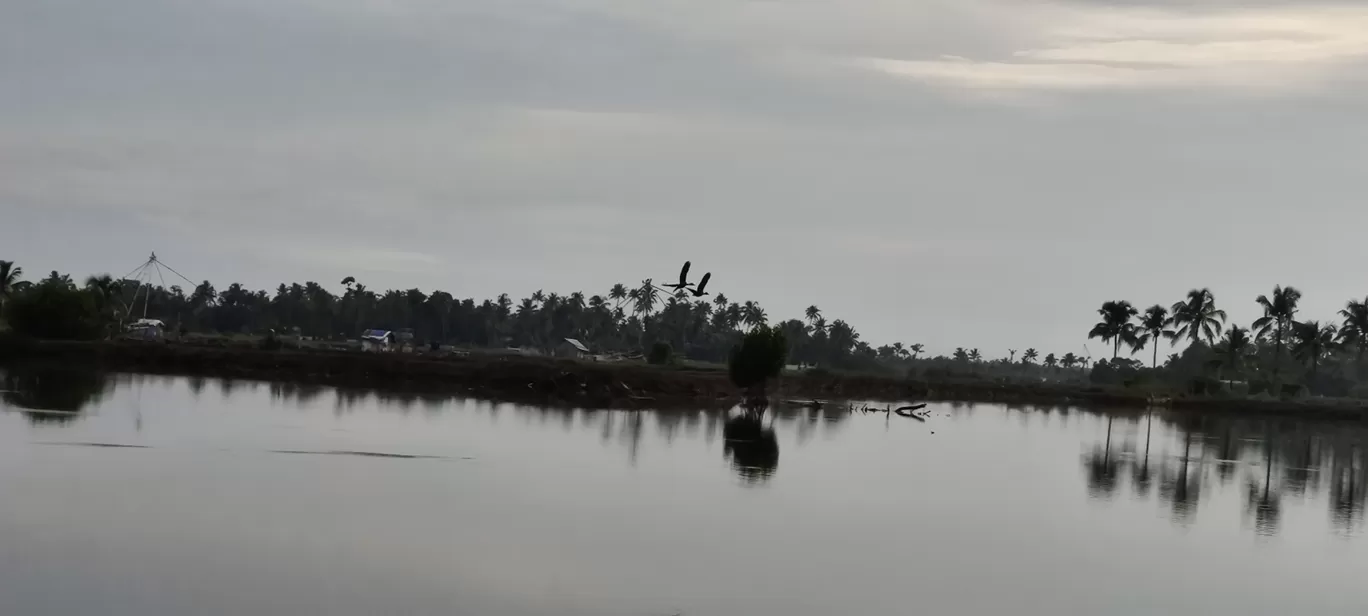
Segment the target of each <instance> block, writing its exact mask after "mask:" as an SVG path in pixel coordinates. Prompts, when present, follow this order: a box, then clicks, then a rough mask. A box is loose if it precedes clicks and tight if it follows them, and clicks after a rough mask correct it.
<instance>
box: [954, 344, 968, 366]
mask: <svg viewBox="0 0 1368 616" xmlns="http://www.w3.org/2000/svg"><path fill="white" fill-rule="evenodd" d="M954 358H955V361H957V362H967V361H969V353H967V352H965V350H964V347H955V354H954Z"/></svg>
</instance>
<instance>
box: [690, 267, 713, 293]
mask: <svg viewBox="0 0 1368 616" xmlns="http://www.w3.org/2000/svg"><path fill="white" fill-rule="evenodd" d="M709 280H712V272H708V273H706V274H703V279H702V280H700V281H698V287H697V288H694V289H690V290H689V292H690V293H693V296H694V297H703V296H705V295H708V292H707V291H704V290H703V289H705V288H707V286H708V281H709Z"/></svg>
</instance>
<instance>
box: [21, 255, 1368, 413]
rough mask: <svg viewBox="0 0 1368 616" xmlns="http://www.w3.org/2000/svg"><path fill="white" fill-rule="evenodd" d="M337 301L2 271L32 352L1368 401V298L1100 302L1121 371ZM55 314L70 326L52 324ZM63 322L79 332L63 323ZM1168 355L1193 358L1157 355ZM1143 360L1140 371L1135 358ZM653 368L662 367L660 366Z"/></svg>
mask: <svg viewBox="0 0 1368 616" xmlns="http://www.w3.org/2000/svg"><path fill="white" fill-rule="evenodd" d="M341 287H342V289H341V292H340V293H334V292H332V291H329V290H328V289H326V288H325V287H324V286H323V285H321V284H319V283H316V282H306V283H303V284H299V283H292V284H281V285H278V286H277V287H276V289H275V290H274V292H268V291H264V290H251V289H248V288H246V287H245V286H243V285H241V284H237V283H234V284H231V285H228V287H227V288H225V289H223V290H219V289H217V288H216V287H214V285H212V284H211V283H209V282H207V281H206V282H202V283H200V284H198V285H195V286H194V288H183V287H180V286H175V285H171V286H161V285H148V286H143V285H141V284H140V283H139V282H136V281H129V280H117V279H114V278H111V277H110V276H93V277H90V278H88V279H86V280H85V281H84V283H83V284H78V283H77V282H76V281H75V280H74V279H73V278H72V277H71V276H69V275H64V274H61V273H59V272H51V273H50V274H49V275H47V276H46V277H43V278H41V279H38V280H36V281H30V280H26V279H25V278H24V272H23V270H22V269H21V268H20V267H18V266H17V265H15V264H13V263H11V262H7V261H0V306H3V309H4V311H3V316H4V318H5V320H6V322H7V323H8V326H10V327H11V328H13V329H15V330H16V331H20V332H21V333H27V334H30V335H33V336H35V337H40V338H42V337H53V338H76V339H82V338H84V339H89V338H91V337H109V336H113V335H115V334H116V333H117V332H119V331H121V327H122V325H124V324H126V323H128V322H130V321H132V320H134V319H137V318H141V317H143V316H147V317H151V318H156V319H160V320H162V321H164V322H166V323H167V324H168V326H169V328H170V329H171V330H172V331H173V332H179V331H184V332H192V333H216V334H255V335H261V334H265V333H267V332H272V331H274V332H277V333H282V334H284V333H293V332H296V331H297V332H298V333H299V334H301V335H302V336H305V337H308V338H313V339H318V340H338V341H340V340H354V339H356V337H357V336H358V335H359V334H360V333H361V332H362V331H363V330H367V329H384V330H392V331H402V330H410V331H412V333H413V335H414V339H415V340H416V341H417V342H419V343H420V344H421V343H439V344H447V345H454V346H457V347H468V348H506V347H517V348H520V349H536V350H540V351H550V350H552V349H554V348H555V347H556V346H558V345H560V344H561V343H562V341H563V340H564V339H565V338H575V339H578V340H580V341H581V342H583V343H585V344H586V345H588V346H589V348H590V349H591V350H592V351H593V352H595V353H621V354H627V355H636V354H642V355H646V354H648V352H652V351H659V350H661V349H665V348H668V350H669V353H663V354H661V356H662V357H683V358H685V359H690V360H696V361H704V362H713V363H724V362H726V361H727V359H728V356H729V353H730V352H731V350H732V349H733V348H735V347H736V346H737V344H738V343H739V342H740V341H741V339H742V335H743V334H744V333H745V332H747V331H752V330H755V329H757V328H759V327H761V326H766V325H768V326H770V327H772V328H774V329H775V330H777V331H778V332H780V333H782V334H783V337H784V339H785V340H786V342H787V350H788V359H787V361H788V363H790V364H802V365H806V366H815V367H821V368H827V369H836V370H844V371H859V372H871V373H882V374H885V375H890V376H903V375H909V376H912V377H915V378H920V379H923V380H926V381H945V380H955V379H964V380H979V381H982V380H991V381H1002V382H1031V383H1039V382H1055V383H1066V384H1080V385H1088V384H1097V385H1111V386H1123V387H1141V388H1144V389H1148V390H1154V391H1162V390H1168V391H1170V392H1172V393H1180V392H1181V393H1185V394H1190V395H1191V394H1196V395H1227V396H1229V395H1233V396H1260V395H1266V396H1273V397H1287V396H1291V395H1298V394H1300V393H1311V394H1316V395H1325V396H1338V397H1350V396H1352V397H1368V366H1365V351H1368V299H1364V300H1350V301H1348V302H1347V303H1346V305H1345V308H1344V309H1343V310H1341V311H1339V313H1338V315H1336V317H1335V319H1333V321H1335V322H1334V323H1332V322H1329V321H1316V320H1299V313H1298V304H1299V301H1300V299H1301V293H1300V291H1298V290H1297V289H1295V288H1293V287H1290V286H1277V287H1274V288H1273V290H1272V293H1271V294H1269V295H1261V296H1259V297H1257V298H1252V299H1251V301H1253V302H1254V303H1255V304H1256V305H1257V306H1259V308H1260V309H1261V311H1262V316H1261V317H1260V318H1258V319H1256V320H1255V321H1253V322H1252V323H1250V324H1249V326H1248V327H1241V326H1237V325H1233V324H1230V323H1228V318H1227V315H1226V312H1225V311H1224V310H1221V309H1220V308H1218V307H1217V304H1216V298H1215V296H1214V295H1213V294H1212V292H1211V291H1210V290H1208V289H1194V290H1192V291H1190V292H1189V293H1188V294H1187V296H1186V297H1184V298H1183V299H1182V300H1181V301H1177V302H1174V303H1172V304H1170V305H1168V306H1164V305H1162V304H1156V305H1153V306H1151V307H1149V308H1147V309H1145V310H1143V311H1142V310H1140V309H1138V308H1137V307H1135V306H1134V305H1132V304H1131V303H1130V302H1128V301H1121V300H1116V301H1108V302H1105V303H1104V304H1103V305H1102V306H1101V309H1100V310H1099V311H1098V312H1099V314H1100V316H1101V318H1100V320H1099V322H1098V323H1097V324H1096V325H1094V326H1093V327H1092V329H1091V330H1090V331H1089V332H1088V333H1089V336H1090V337H1091V338H1095V339H1100V340H1102V341H1103V342H1104V343H1105V344H1107V346H1108V347H1110V351H1111V353H1110V355H1111V359H1108V360H1104V361H1096V362H1094V361H1092V359H1093V358H1091V357H1085V356H1082V355H1079V354H1075V353H1073V352H1069V353H1062V354H1057V353H1052V352H1048V351H1038V350H1036V349H1034V348H1030V349H1025V350H1024V351H1018V350H1016V349H1011V350H1009V351H1008V355H1007V357H1005V358H1001V359H989V358H986V357H984V356H983V354H981V353H980V352H979V350H978V349H975V348H956V349H954V351H953V352H951V353H949V355H948V356H935V357H922V353H923V347H922V345H920V344H911V345H905V344H903V343H894V344H889V345H881V346H877V347H875V346H872V345H871V344H870V343H869V342H867V341H865V340H862V339H861V336H860V334H859V333H858V332H857V331H856V330H855V328H854V327H852V326H851V325H850V324H849V323H847V322H845V321H843V320H840V319H835V320H830V321H829V320H828V319H827V318H826V316H825V315H823V313H822V311H821V310H820V309H818V308H817V307H816V306H810V307H808V308H807V310H805V311H804V313H803V315H802V318H797V319H788V320H784V321H779V322H771V320H770V317H769V315H768V313H767V312H766V310H765V309H764V308H763V307H761V306H760V305H759V304H757V303H755V302H753V301H745V302H740V303H738V302H735V301H732V300H731V299H729V298H728V297H727V295H726V294H725V293H721V292H719V293H717V294H716V295H713V296H711V297H709V298H707V299H706V300H704V299H698V298H693V297H691V296H688V294H685V296H684V297H675V296H674V295H671V294H669V293H667V292H665V291H663V290H661V289H660V288H658V287H656V286H655V285H654V284H653V283H652V282H651V281H650V280H643V281H642V282H641V284H639V285H637V286H634V287H629V286H627V285H625V284H616V285H613V286H612V287H611V288H610V289H608V290H607V291H606V292H604V293H600V294H586V293H583V292H573V293H569V294H564V295H562V294H559V293H546V292H542V291H537V292H535V293H532V294H531V295H530V296H528V297H525V298H522V299H519V300H514V299H513V298H511V297H510V296H509V295H507V294H504V295H500V296H498V297H496V298H487V299H477V298H458V297H457V296H455V295H453V294H451V293H448V292H445V291H433V292H431V293H427V292H424V291H421V290H419V289H408V290H393V289H392V290H388V291H384V292H383V293H379V292H376V291H373V290H371V289H369V288H368V287H367V286H366V285H365V284H362V283H361V282H359V281H358V280H356V279H355V278H353V277H348V278H346V279H344V280H342V281H341ZM56 315H64V316H62V322H57V323H55V322H53V321H54V319H56V318H57V316H56ZM68 321H70V322H73V323H74V324H73V323H68ZM1164 342H1168V343H1169V346H1170V347H1178V346H1180V345H1181V346H1182V349H1181V350H1180V351H1179V352H1177V353H1168V352H1164V353H1161V352H1160V348H1161V346H1163V343H1164ZM1127 352H1129V353H1131V354H1137V353H1139V354H1141V357H1142V358H1143V359H1142V360H1136V359H1130V358H1128V357H1126V356H1125V355H1126V353H1127ZM653 354H654V353H653Z"/></svg>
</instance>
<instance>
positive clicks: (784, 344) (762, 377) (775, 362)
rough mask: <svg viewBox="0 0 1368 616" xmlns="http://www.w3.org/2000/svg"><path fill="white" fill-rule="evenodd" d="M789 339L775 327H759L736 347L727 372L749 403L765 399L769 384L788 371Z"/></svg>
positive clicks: (728, 363) (733, 349)
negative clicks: (744, 393)
mask: <svg viewBox="0 0 1368 616" xmlns="http://www.w3.org/2000/svg"><path fill="white" fill-rule="evenodd" d="M787 361H788V339H787V338H785V337H784V332H783V331H781V330H779V329H778V328H775V327H769V326H767V325H757V326H756V327H755V328H754V329H752V330H751V331H750V332H748V333H746V335H745V336H744V337H742V338H741V342H740V344H737V345H736V346H735V347H732V352H731V357H730V358H729V360H728V361H727V371H728V374H729V375H730V376H731V381H732V383H733V384H735V385H736V386H737V387H740V388H741V389H744V390H746V398H747V402H751V401H754V400H756V399H763V397H764V396H765V385H766V383H767V382H768V381H769V380H770V379H772V378H775V377H777V376H779V372H780V371H781V370H783V369H784V363H785V362H787Z"/></svg>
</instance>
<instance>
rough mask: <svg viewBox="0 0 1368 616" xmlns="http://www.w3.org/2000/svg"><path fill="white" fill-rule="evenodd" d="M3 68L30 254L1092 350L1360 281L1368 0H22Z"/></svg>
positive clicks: (1319, 309) (219, 274)
mask: <svg viewBox="0 0 1368 616" xmlns="http://www.w3.org/2000/svg"><path fill="white" fill-rule="evenodd" d="M0 84H3V85H0V214H3V223H0V258H4V259H12V260H16V261H18V262H19V263H20V265H21V266H23V267H24V268H25V269H26V270H27V271H28V274H29V277H30V278H36V277H40V276H41V275H42V273H43V272H46V271H47V270H51V269H59V270H63V271H69V272H73V273H76V274H78V275H82V276H83V275H85V274H88V273H92V272H105V271H108V272H112V273H114V274H115V275H118V274H121V273H123V272H125V271H128V270H131V269H133V268H134V267H135V266H137V265H138V264H139V263H140V262H141V261H142V260H143V259H144V258H145V257H146V254H147V253H148V252H150V251H152V250H156V251H157V252H158V253H159V254H160V255H161V256H162V257H163V259H164V260H165V261H166V262H167V263H169V264H171V265H172V266H173V267H175V268H176V269H178V270H180V271H181V272H184V273H185V274H186V275H188V276H190V277H192V278H194V279H196V280H199V279H205V278H207V279H210V280H212V281H213V282H214V283H215V284H216V285H218V286H219V287H220V288H223V287H225V286H227V284H228V283H230V282H233V281H240V282H243V283H246V284H248V285H249V286H252V287H265V288H273V287H274V286H275V285H276V284H277V283H278V282H280V281H305V280H317V281H319V282H322V283H324V284H326V285H328V286H330V287H331V288H334V289H338V288H339V285H338V284H337V283H338V281H339V280H340V279H341V278H342V277H344V276H348V275H351V276H356V277H357V278H358V279H359V280H361V281H362V282H363V283H365V284H367V285H368V286H370V287H371V288H374V289H384V288H391V287H393V288H408V287H414V286H417V287H421V288H423V289H425V290H431V289H434V288H441V289H445V290H448V291H451V292H452V293H453V294H455V295H457V296H459V297H467V296H473V297H476V298H483V297H491V296H494V295H497V294H498V293H500V292H508V293H510V294H512V295H513V296H514V297H515V298H516V297H524V296H526V295H528V294H530V293H531V292H532V291H534V290H536V289H545V290H547V291H559V292H562V293H568V292H571V291H575V290H584V291H586V292H587V293H603V292H605V291H606V290H607V289H608V287H609V286H611V285H612V284H613V283H614V282H623V283H628V284H632V283H638V282H639V281H640V280H641V279H643V278H647V277H654V278H656V279H657V280H661V279H665V278H669V277H670V276H672V275H674V272H675V271H676V270H677V269H678V266H679V264H680V263H681V262H682V261H684V260H685V259H692V260H693V262H694V267H695V270H697V271H707V270H711V271H712V272H713V274H714V275H713V287H714V290H715V291H721V292H723V293H725V294H726V295H727V296H729V297H730V298H732V299H733V300H737V301H743V300H748V299H753V300H757V301H759V302H760V303H761V304H762V305H763V306H765V308H766V309H767V310H768V312H769V315H770V317H771V319H778V318H788V317H794V316H799V315H800V314H801V311H802V309H803V308H804V307H806V306H807V305H809V304H816V305H818V306H820V307H821V308H822V309H823V311H824V312H825V313H826V315H827V316H828V318H831V319H835V318H844V319H846V320H847V321H849V322H850V323H851V324H853V325H854V326H855V327H856V329H857V330H859V331H860V332H861V333H862V335H863V337H864V339H866V340H868V341H870V342H871V343H873V344H875V345H877V344H880V343H886V342H893V341H902V342H905V343H913V342H922V343H925V344H926V345H927V346H928V348H929V349H930V350H932V351H935V352H948V351H949V350H951V349H953V348H954V347H956V346H965V347H978V348H979V349H980V350H981V351H982V352H983V353H984V354H985V355H988V356H996V355H1001V354H1005V353H1006V349H1007V348H1009V347H1010V348H1016V349H1025V348H1027V347H1036V348H1038V349H1040V351H1041V352H1042V354H1044V353H1046V352H1056V353H1064V352H1068V351H1073V352H1079V353H1081V352H1082V348H1083V344H1084V343H1086V342H1087V340H1086V334H1087V331H1088V329H1089V327H1090V326H1091V325H1092V323H1094V322H1095V321H1096V318H1095V317H1096V315H1095V314H1094V311H1095V310H1096V309H1097V307H1098V305H1099V304H1100V303H1101V302H1103V301H1105V300H1109V299H1129V300H1130V301H1132V302H1133V303H1135V304H1136V305H1137V306H1138V307H1141V308H1144V307H1145V306H1148V305H1151V304H1154V303H1163V304H1165V305H1167V304H1170V303H1172V302H1173V301H1176V300H1178V299H1180V298H1181V297H1182V295H1183V294H1184V293H1185V292H1186V291H1187V290H1188V289H1189V288H1192V287H1194V286H1208V287H1210V288H1211V289H1212V290H1213V291H1214V292H1215V294H1216V298H1217V302H1218V304H1221V305H1222V306H1223V307H1225V308H1226V309H1228V311H1229V312H1230V314H1231V317H1232V318H1233V320H1236V321H1239V322H1241V323H1243V324H1245V325H1247V324H1248V322H1249V321H1250V320H1252V319H1253V318H1255V317H1256V316H1258V315H1257V312H1256V307H1255V305H1254V298H1255V296H1257V295H1258V294H1260V293H1267V292H1268V291H1269V289H1271V287H1272V286H1273V285H1274V284H1293V285H1295V286H1297V287H1299V288H1301V289H1302V290H1303V292H1304V293H1305V299H1304V300H1303V306H1304V309H1303V310H1304V316H1305V317H1307V318H1325V319H1328V318H1331V317H1333V316H1334V313H1335V311H1336V310H1338V309H1339V308H1340V307H1342V305H1343V303H1344V302H1345V301H1346V300H1347V299H1349V298H1350V297H1360V298H1362V297H1363V296H1364V295H1368V272H1366V271H1365V270H1366V269H1368V268H1365V267H1364V266H1365V264H1368V260H1366V259H1365V255H1366V254H1368V250H1366V247H1365V243H1364V238H1365V228H1368V198H1366V197H1368V194H1366V193H1368V167H1365V165H1366V164H1368V106H1365V103H1368V5H1365V4H1364V3H1362V2H1350V1H1348V0H1341V1H1339V2H1334V1H1331V2H1323V3H1310V2H1277V1H1274V0H1248V1H1245V2H1237V1H1234V0H1229V1H1222V0H1186V1H1183V0H1114V1H1110V2H1107V1H1102V0H1088V1H1085V0H1074V1H1060V2H1043V1H1036V0H839V1H837V0H771V1H741V0H574V1H572V0H460V1H451V0H119V1H118V2H90V1H89V0H79V1H78V0H9V1H6V2H0ZM168 282H169V281H168ZM1103 346H1104V345H1102V344H1100V343H1093V344H1091V345H1090V348H1091V349H1092V350H1093V353H1094V355H1101V354H1102V353H1103V350H1102V349H1103Z"/></svg>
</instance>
